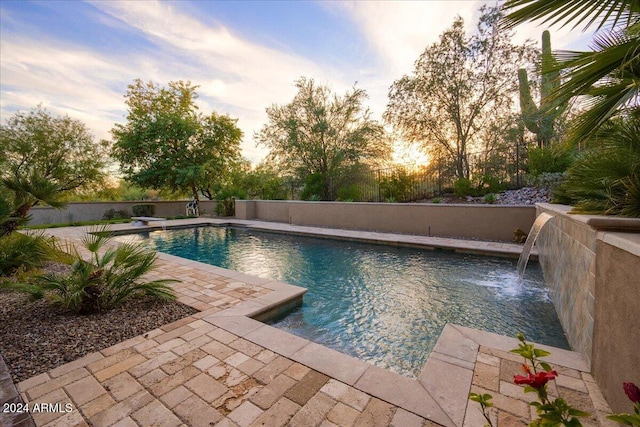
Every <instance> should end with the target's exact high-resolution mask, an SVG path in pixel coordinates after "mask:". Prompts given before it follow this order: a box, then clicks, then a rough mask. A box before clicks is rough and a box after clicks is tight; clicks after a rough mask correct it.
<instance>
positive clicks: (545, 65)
mask: <svg viewBox="0 0 640 427" xmlns="http://www.w3.org/2000/svg"><path fill="white" fill-rule="evenodd" d="M540 62H541V64H540V76H541V82H540V106H539V107H538V106H536V103H535V101H534V100H533V97H532V96H531V89H530V87H529V79H528V77H527V70H525V69H524V68H521V69H519V70H518V83H519V86H520V110H521V112H522V118H523V120H524V124H525V125H526V127H527V129H529V130H530V131H531V132H533V133H534V134H536V139H537V141H538V146H539V147H547V146H549V143H550V142H551V138H552V137H553V135H554V123H555V121H556V119H557V118H558V116H559V115H560V114H562V112H563V111H564V109H565V108H566V103H565V104H563V105H558V104H557V103H554V102H553V101H552V97H551V94H552V92H553V91H554V90H555V89H556V88H557V87H558V86H559V85H560V71H559V70H557V69H555V60H554V58H553V55H552V53H551V35H550V34H549V31H544V32H543V33H542V58H541V61H540Z"/></svg>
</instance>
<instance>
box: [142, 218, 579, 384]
mask: <svg viewBox="0 0 640 427" xmlns="http://www.w3.org/2000/svg"><path fill="white" fill-rule="evenodd" d="M145 234H146V236H148V239H147V242H148V243H149V245H150V246H151V247H152V248H154V249H156V250H158V251H160V252H165V253H169V254H172V255H177V256H180V257H183V258H188V259H193V260H196V261H201V262H205V263H208V264H212V265H217V266H220V267H224V268H228V269H232V270H237V271H241V272H243V273H248V274H252V275H257V276H261V277H266V278H271V279H275V280H280V281H283V282H287V283H291V284H294V285H299V286H303V287H306V288H308V289H309V291H308V293H307V294H306V295H305V297H304V303H303V305H302V307H300V308H299V309H297V310H295V311H293V312H292V313H290V314H289V315H287V316H286V317H284V318H282V319H275V320H273V321H272V322H271V324H272V325H274V326H276V327H278V328H281V329H284V330H287V331H289V332H291V333H293V334H296V335H300V336H303V337H305V338H307V339H310V340H312V341H315V342H317V343H319V344H323V345H326V346H328V347H331V348H334V349H336V350H339V351H341V352H343V353H347V354H350V355H352V356H355V357H358V358H360V359H362V360H366V361H368V362H371V363H374V364H376V365H378V366H381V367H384V368H388V369H391V370H393V371H396V372H398V373H401V374H404V375H408V376H416V375H417V374H419V372H420V370H421V369H422V367H423V365H424V363H425V361H426V359H427V357H428V355H429V353H430V352H431V349H432V348H433V346H434V345H435V342H436V340H437V339H438V336H439V335H440V333H441V331H442V328H443V327H444V325H445V324H446V323H448V322H450V323H455V324H458V325H463V326H468V327H472V328H477V329H482V330H486V331H490V332H496V333H499V334H502V335H508V336H514V335H515V334H516V333H517V332H518V331H521V332H523V333H524V334H525V335H526V336H527V338H528V339H530V340H532V341H535V342H539V343H543V344H548V345H552V346H555V347H560V348H567V349H568V348H569V346H568V343H567V341H566V338H565V336H564V332H563V330H562V327H561V325H560V323H559V321H558V317H557V314H556V312H555V309H554V307H553V304H552V303H551V301H550V299H549V297H548V293H547V290H546V288H545V285H544V282H543V279H542V274H541V271H540V268H539V266H538V265H537V263H532V264H531V265H530V266H529V267H528V269H527V275H526V280H525V284H524V286H522V287H520V286H519V285H517V273H516V261H515V260H512V259H505V258H494V257H486V256H477V255H467V254H459V253H451V252H443V251H432V250H426V249H415V248H407V247H394V246H386V245H378V244H368V243H361V242H350V241H340V240H332V239H322V238H314V237H306V236H299V235H295V236H292V235H286V234H277V233H268V232H261V231H256V230H253V229H251V230H248V229H243V228H233V227H201V228H190V229H181V230H167V231H154V232H151V233H145Z"/></svg>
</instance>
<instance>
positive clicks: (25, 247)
mask: <svg viewBox="0 0 640 427" xmlns="http://www.w3.org/2000/svg"><path fill="white" fill-rule="evenodd" d="M49 253H50V246H49V241H48V239H47V237H46V236H45V235H44V232H39V233H31V234H22V233H11V234H8V235H5V236H2V237H0V276H11V275H12V274H14V273H16V272H17V271H18V270H23V271H28V270H31V269H34V268H37V267H39V266H41V265H42V264H43V263H44V262H45V261H46V260H47V259H48V257H49Z"/></svg>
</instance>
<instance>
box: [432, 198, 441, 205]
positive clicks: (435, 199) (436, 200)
mask: <svg viewBox="0 0 640 427" xmlns="http://www.w3.org/2000/svg"><path fill="white" fill-rule="evenodd" d="M431 203H436V204H437V203H442V199H441V198H440V197H434V198H433V199H431Z"/></svg>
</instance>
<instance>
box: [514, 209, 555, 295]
mask: <svg viewBox="0 0 640 427" xmlns="http://www.w3.org/2000/svg"><path fill="white" fill-rule="evenodd" d="M551 218H553V215H550V214H548V213H546V212H543V213H541V214H540V215H538V217H537V218H536V220H535V221H534V222H533V225H532V226H531V230H530V231H529V235H528V236H527V240H526V241H525V242H524V247H523V248H522V253H521V254H520V258H519V259H518V284H519V285H521V284H522V281H523V280H524V270H525V269H526V268H527V263H528V262H529V256H530V255H531V249H533V244H534V243H535V242H536V239H537V238H538V235H539V234H540V230H542V227H544V225H545V224H546V223H547V222H548V221H549V220H550V219H551Z"/></svg>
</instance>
